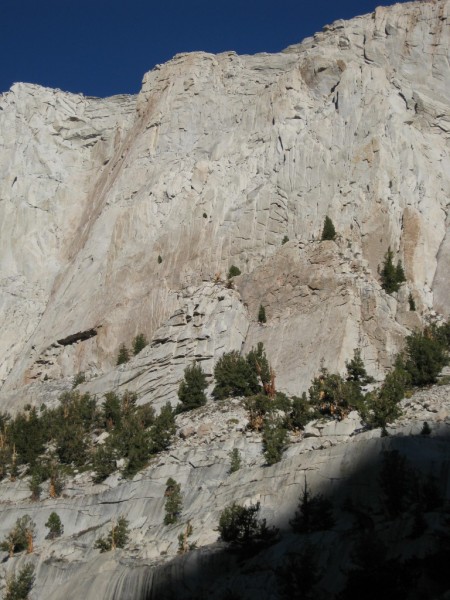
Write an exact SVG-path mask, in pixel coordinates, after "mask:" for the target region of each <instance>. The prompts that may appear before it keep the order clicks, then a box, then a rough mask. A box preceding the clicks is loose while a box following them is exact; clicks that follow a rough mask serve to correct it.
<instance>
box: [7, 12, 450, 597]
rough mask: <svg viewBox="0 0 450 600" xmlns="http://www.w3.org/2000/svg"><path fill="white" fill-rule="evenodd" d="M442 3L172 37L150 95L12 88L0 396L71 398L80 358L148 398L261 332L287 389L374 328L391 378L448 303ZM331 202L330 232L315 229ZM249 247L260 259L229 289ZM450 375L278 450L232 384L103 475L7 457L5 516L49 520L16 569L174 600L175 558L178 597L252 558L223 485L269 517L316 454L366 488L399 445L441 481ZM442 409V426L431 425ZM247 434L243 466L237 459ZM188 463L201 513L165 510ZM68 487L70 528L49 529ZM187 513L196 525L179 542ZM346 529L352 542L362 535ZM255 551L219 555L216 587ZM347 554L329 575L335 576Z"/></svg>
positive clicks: (278, 517)
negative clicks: (387, 278) (136, 343)
mask: <svg viewBox="0 0 450 600" xmlns="http://www.w3.org/2000/svg"><path fill="white" fill-rule="evenodd" d="M449 11H450V0H442V1H440V2H411V3H405V4H401V5H395V6H393V7H390V8H379V9H377V10H376V11H375V13H374V14H372V15H366V16H363V17H359V18H356V19H353V20H351V21H347V22H344V21H338V22H336V23H334V24H332V25H330V26H327V27H326V28H324V30H323V31H322V32H321V33H318V34H316V35H315V36H314V37H313V38H310V39H307V40H305V41H304V42H303V43H302V44H299V45H296V46H292V47H290V48H288V49H287V50H286V51H284V52H283V53H280V54H276V55H268V54H260V55H256V56H242V57H241V56H237V55H236V54H234V53H225V54H222V55H218V56H213V55H210V54H205V53H195V54H187V55H186V54H183V55H177V56H176V57H175V58H174V59H173V60H172V61H170V62H168V63H167V64H165V65H158V66H157V67H155V68H154V69H153V70H152V71H151V72H149V73H148V74H147V75H146V76H145V77H144V81H143V87H142V90H141V92H140V94H139V95H138V96H137V97H129V96H117V97H114V98H108V99H96V98H85V97H83V96H79V95H73V94H67V93H64V92H61V91H59V90H49V89H45V88H41V87H39V86H35V85H27V84H17V85H15V86H13V88H12V89H11V91H9V92H8V93H6V94H4V95H3V96H1V97H0V227H1V235H0V256H1V261H0V307H1V310H0V327H1V331H2V336H1V337H0V356H1V358H2V360H1V364H0V381H1V382H2V388H1V390H0V408H1V409H2V410H4V409H8V410H14V409H15V408H16V409H17V408H18V407H20V406H23V405H24V404H26V403H31V404H35V405H39V404H42V403H44V402H45V403H46V404H48V405H53V404H55V403H56V402H57V399H58V396H59V395H60V393H61V392H62V391H64V390H66V389H69V388H70V387H71V384H72V378H73V375H75V374H76V373H77V372H80V371H85V372H86V375H87V381H86V383H84V384H82V385H81V386H80V388H79V389H80V390H82V391H90V392H91V393H93V394H97V396H98V397H99V398H100V397H101V396H102V394H104V393H105V392H107V391H109V390H112V389H114V390H116V391H119V392H122V391H124V390H126V389H129V390H131V391H135V392H137V394H138V397H139V402H140V403H143V402H151V403H153V404H154V405H155V406H156V407H158V406H161V405H162V404H164V403H165V402H167V401H170V402H172V403H175V402H176V391H177V388H178V384H179V381H180V379H181V378H182V375H183V370H184V368H185V367H186V366H187V365H188V364H190V363H191V362H192V361H194V360H196V361H198V362H201V364H202V366H203V368H204V370H205V371H206V373H207V375H208V376H209V378H210V380H211V375H212V371H213V366H214V363H215V362H216V361H217V358H218V357H219V356H220V355H221V354H222V353H223V352H225V351H229V350H232V349H236V350H243V351H244V352H247V351H249V350H250V349H251V347H252V346H254V345H255V344H256V343H258V342H259V341H262V342H264V344H265V347H266V350H267V353H268V356H269V358H270V361H271V363H272V365H273V366H274V369H275V371H276V375H277V380H276V382H277V388H278V389H280V390H284V391H287V392H289V393H295V394H299V393H300V392H301V391H303V390H304V389H305V388H306V387H307V386H308V384H309V382H310V380H311V378H312V377H313V376H314V375H315V374H316V373H317V370H318V368H319V366H320V362H321V360H322V359H323V360H324V364H325V365H326V366H327V367H328V368H329V369H331V370H333V371H334V370H342V369H343V367H344V365H345V360H346V359H348V358H350V356H351V355H352V353H353V350H354V348H355V347H360V348H361V351H362V356H363V358H364V360H365V362H366V364H367V366H368V370H369V371H370V373H371V374H373V375H375V376H376V377H380V376H381V375H382V374H383V371H384V369H385V368H386V367H387V366H388V365H389V364H390V361H391V360H392V357H393V355H394V354H395V353H396V352H397V350H398V349H399V348H400V347H401V344H402V340H403V338H404V336H405V334H407V332H408V331H409V330H411V329H413V328H415V327H417V326H419V325H420V324H421V322H422V318H423V317H424V316H428V315H429V314H432V313H433V310H434V309H435V310H438V311H439V312H440V313H443V314H447V315H448V314H449V311H450V305H449V296H448V291H449V287H448V286H449V283H448V266H449V256H450V250H449V248H450V242H449V233H448V216H447V215H448V206H449V202H448V198H449V196H450V175H449V174H450V160H449V145H448V144H449V142H448V140H449V132H450V129H449V128H450V106H449V98H450V72H449V61H448V57H449V37H450V27H449V20H450V14H449ZM325 215H329V216H330V217H331V218H332V220H333V222H334V225H335V227H336V229H337V232H338V237H337V239H336V241H335V242H320V241H319V239H320V234H321V229H322V224H323V220H324V217H325ZM285 236H288V238H289V239H290V241H288V242H287V243H282V242H283V240H284V238H285ZM388 246H391V248H392V249H393V251H394V253H395V259H396V260H397V259H398V258H399V259H401V260H402V261H403V264H404V266H405V270H406V275H407V278H408V283H407V284H406V285H405V286H403V287H402V289H401V290H400V292H399V293H398V294H396V295H393V296H388V295H386V294H385V293H384V291H383V290H382V289H381V287H380V285H379V275H378V272H377V271H378V267H379V265H380V264H381V263H382V261H383V257H384V254H385V252H386V250H387V248H388ZM231 265H236V266H238V267H239V269H240V270H241V272H242V274H241V275H240V276H238V277H235V278H234V289H232V288H233V285H231V284H227V282H226V273H227V272H228V269H229V267H230V266H231ZM410 292H411V293H412V295H413V297H414V299H415V302H416V305H417V312H413V311H410V310H409V308H408V295H409V293H410ZM261 304H262V305H263V306H264V307H265V309H266V314H267V323H266V324H264V325H262V324H259V323H258V322H257V321H258V319H257V314H258V308H259V306H260V305H261ZM139 332H143V333H145V334H146V336H147V338H148V339H149V340H150V343H149V345H148V346H147V347H146V348H144V350H142V352H140V353H139V354H138V355H137V356H136V357H134V358H133V359H131V360H130V362H129V363H127V364H125V365H121V366H118V367H117V366H115V362H116V357H117V349H118V347H119V345H120V344H121V343H122V342H125V343H127V344H129V343H130V342H131V339H132V338H133V336H134V335H136V334H137V333H139ZM449 394H450V390H449V387H448V386H442V387H435V388H433V389H432V390H425V391H424V392H422V393H420V394H417V395H415V396H413V397H412V398H411V399H409V400H405V401H404V408H405V415H404V416H403V417H402V418H401V419H399V421H397V422H396V423H394V424H393V425H392V427H390V428H389V431H390V433H392V434H395V435H393V436H392V437H390V438H388V439H381V438H380V434H381V432H380V431H378V430H374V431H361V422H360V421H359V419H358V416H357V415H355V414H351V415H349V417H348V419H346V420H344V421H342V422H328V423H323V422H320V421H318V422H314V423H312V424H310V425H309V426H308V427H307V429H306V430H305V432H304V433H303V434H301V433H298V434H296V435H294V434H292V435H291V439H290V442H291V444H290V446H289V449H288V450H287V452H286V454H285V456H284V458H283V460H282V461H281V462H280V463H278V464H276V465H274V466H272V467H265V466H263V462H264V461H263V457H262V454H261V450H262V442H261V436H260V434H257V433H254V432H250V431H248V430H247V415H246V414H245V411H244V410H243V408H242V406H241V405H240V403H239V402H228V403H217V404H212V403H210V404H208V405H207V406H206V407H203V408H202V409H200V410H198V411H195V412H194V413H192V414H189V415H180V416H178V417H177V424H178V431H177V437H176V441H175V442H174V444H173V446H172V447H171V448H170V450H169V451H168V452H166V453H163V454H161V455H160V456H158V457H157V458H156V459H155V460H154V462H153V463H152V464H151V465H149V466H148V468H146V469H145V470H144V471H143V472H142V473H140V474H139V475H137V476H136V477H135V478H134V479H133V480H132V481H124V480H122V479H121V478H120V476H119V475H118V474H117V473H116V474H114V475H112V476H110V477H109V478H108V480H106V482H105V483H104V484H102V485H94V484H93V483H92V479H91V476H90V474H89V473H79V474H78V475H76V476H75V477H74V478H72V479H71V480H70V481H69V482H68V483H67V485H66V488H65V491H64V496H63V497H62V498H60V499H51V498H50V497H49V496H48V494H47V496H46V495H45V494H44V495H43V499H42V500H41V501H40V502H34V503H33V502H31V501H30V500H29V495H30V492H29V489H28V482H27V481H24V480H20V479H19V480H18V481H16V482H14V483H13V482H9V481H2V482H0V510H1V513H2V519H1V520H0V539H3V537H4V535H6V533H7V532H8V531H9V530H10V529H11V527H12V526H13V524H14V522H15V520H16V519H17V516H21V515H23V514H29V515H30V516H31V517H32V518H33V520H34V521H35V522H36V524H37V537H36V551H35V553H34V554H33V555H31V556H30V557H25V556H19V557H17V558H14V559H10V560H8V561H6V562H2V563H1V565H0V567H1V569H0V571H1V572H2V573H3V574H4V573H11V571H12V570H14V569H17V568H19V567H20V566H21V565H22V564H24V562H26V561H28V560H31V561H33V562H34V563H35V564H36V567H37V580H36V585H35V588H34V590H33V596H32V597H33V598H41V597H44V596H45V597H46V598H54V599H56V598H62V597H64V598H67V600H71V599H74V600H75V599H79V598H80V597H83V598H85V599H86V600H90V599H92V600H94V599H95V600H97V599H98V598H120V599H121V600H124V599H127V598H129V599H130V600H131V599H133V600H138V599H139V598H142V599H143V598H145V597H155V598H156V597H158V600H161V598H162V597H163V596H162V594H160V591H161V587H160V586H161V585H164V584H165V583H167V581H168V580H169V579H170V580H171V581H173V582H176V583H174V585H178V584H179V583H180V582H183V586H184V587H182V588H180V589H179V590H178V592H177V593H178V596H177V597H179V598H182V597H186V598H187V597H193V596H194V597H195V595H196V593H197V591H198V590H196V589H195V586H194V583H193V580H194V579H195V574H196V573H197V574H198V570H199V569H200V570H203V571H204V572H206V573H207V574H208V577H211V580H212V578H213V577H215V576H216V575H217V576H218V565H219V564H220V563H221V562H223V561H224V560H225V561H228V560H229V561H230V565H231V564H232V563H233V559H232V558H230V556H229V555H227V556H228V558H224V555H223V553H222V549H221V547H220V545H219V546H218V545H214V544H215V542H216V540H217V531H216V530H215V529H216V527H217V521H218V517H219V514H220V512H221V511H222V510H223V508H224V507H225V506H226V505H227V504H229V503H230V502H232V501H234V500H236V501H239V502H241V501H242V502H246V503H249V502H256V501H260V502H261V506H262V516H263V517H265V518H267V520H268V522H269V523H271V524H272V523H273V524H277V525H279V526H281V527H287V523H288V520H289V518H290V517H291V516H292V513H293V511H294V510H295V507H296V504H297V501H298V496H299V493H300V491H301V489H302V486H303V483H304V478H305V475H307V478H308V482H309V484H310V485H311V487H312V489H313V490H315V491H316V490H323V491H334V492H336V494H337V497H339V494H340V493H342V494H344V491H341V488H340V487H339V486H340V485H341V484H342V483H343V482H344V481H346V478H347V477H348V476H351V477H353V476H354V478H353V479H352V482H353V483H352V484H351V485H350V487H351V490H350V491H351V493H352V495H353V496H354V497H355V498H357V499H358V498H359V499H360V500H361V501H362V502H367V503H370V502H371V501H372V499H373V495H374V488H373V486H374V485H375V482H376V477H373V478H372V480H370V478H369V484H367V482H366V480H364V481H363V480H361V479H358V476H359V475H358V474H359V473H362V472H364V468H365V466H366V464H367V462H370V459H371V458H373V457H376V456H379V453H380V451H381V450H383V449H384V448H386V447H398V448H400V449H402V451H403V452H405V453H406V455H407V456H408V457H409V458H411V460H413V461H414V462H415V464H417V465H419V466H420V468H422V469H423V471H424V472H427V471H429V472H430V473H432V474H435V475H436V477H437V478H438V481H439V485H440V488H441V491H442V492H443V494H444V495H445V498H446V499H447V501H448V500H449V492H448V481H447V479H448V477H447V473H448V469H449V463H450V455H449V446H448V442H447V443H446V436H448V434H449V430H450V402H449ZM425 421H427V422H428V423H429V424H430V426H431V429H432V433H431V435H430V436H420V435H416V434H419V433H420V431H421V429H422V426H423V422H425ZM101 441H102V440H99V443H101ZM235 447H236V448H239V449H240V451H241V454H242V458H243V467H242V469H241V470H240V471H238V472H237V473H234V474H231V475H230V474H229V473H228V469H229V461H230V459H229V456H228V453H229V452H230V450H232V449H233V448H235ZM170 476H173V477H174V478H176V479H177V481H179V482H180V483H181V485H182V490H183V495H184V508H183V517H182V521H183V522H182V524H181V525H177V526H174V527H165V526H164V525H163V524H162V523H163V518H164V489H165V482H166V480H167V478H168V477H170ZM349 489H350V488H348V487H347V488H346V492H345V493H348V491H349ZM342 490H344V488H343V487H342ZM341 499H342V500H344V498H341ZM54 510H56V511H57V512H58V514H59V515H60V516H61V519H62V521H63V523H64V527H65V529H64V535H63V537H62V538H60V539H58V540H55V541H49V540H45V535H46V533H47V530H46V528H45V522H46V520H47V518H48V516H49V514H50V513H51V512H52V511H54ZM120 515H124V516H126V518H127V519H129V521H130V528H131V543H130V545H129V546H128V548H127V549H126V550H125V551H117V552H115V553H109V554H105V555H99V552H98V550H94V549H93V545H94V540H95V539H96V538H97V537H98V536H99V535H101V534H105V533H106V532H107V530H108V527H109V524H110V522H111V520H114V519H117V518H118V516H120ZM188 520H191V523H192V525H193V527H194V534H193V538H192V540H193V541H194V542H196V543H197V544H198V546H199V547H200V549H199V550H198V551H196V552H194V553H191V554H189V555H187V556H186V557H180V558H178V559H177V560H175V561H171V562H167V561H168V559H172V558H174V557H175V555H176V552H177V547H178V540H177V536H178V535H179V533H180V532H181V531H182V529H183V527H184V526H185V523H186V522H187V521H188ZM376 526H377V527H378V530H379V533H380V534H381V535H384V536H385V538H386V539H387V540H389V528H388V527H387V526H386V525H385V524H383V523H382V522H381V521H380V522H379V523H377V524H376ZM331 535H334V533H333V534H331ZM342 539H343V538H342V537H339V535H338V534H336V540H335V542H336V543H335V544H334V548H335V550H334V552H336V554H339V553H341V554H342V557H343V559H345V557H347V558H348V552H349V549H348V546H346V545H345V543H344V542H343V541H342ZM290 543H291V542H290V541H289V538H288V537H287V538H283V540H282V541H281V542H280V544H281V545H282V547H281V546H277V547H276V548H278V550H273V551H272V550H270V549H269V550H268V551H267V553H266V554H264V555H263V556H262V557H261V556H260V557H259V560H260V561H263V562H259V563H258V565H256V564H254V565H253V567H255V568H256V567H258V568H259V567H260V566H261V565H262V567H263V568H262V569H261V575H260V576H259V578H258V577H255V579H254V580H252V582H251V586H253V587H249V588H248V592H249V597H258V598H260V597H262V594H263V593H265V592H267V590H269V591H270V592H272V591H273V590H274V589H275V588H274V586H275V584H274V573H273V566H274V565H277V564H278V563H277V560H278V561H280V560H281V559H280V557H282V556H283V552H284V553H286V552H289V548H290V546H289V544H290ZM271 552H272V554H271ZM4 558H6V556H4ZM321 560H322V561H323V566H324V567H326V566H327V564H338V562H339V561H338V562H336V560H335V559H334V558H333V557H328V556H323V557H322V559H321ZM227 564H228V563H227ZM235 566H236V565H234V567H235ZM266 567H267V569H266ZM265 569H266V570H265ZM236 573H238V571H236ZM241 575H242V574H241ZM191 576H192V577H191ZM239 576H240V575H239V573H238V574H236V575H235V578H234V579H233V578H232V579H229V580H227V579H225V580H223V579H220V581H219V580H218V583H217V585H216V586H215V588H214V593H215V594H216V597H218V598H220V597H221V595H222V596H223V594H224V593H225V592H226V590H227V588H228V587H229V588H230V589H232V590H233V589H236V586H239V585H242V579H241V580H240V581H241V583H240V584H239V579H238V578H239ZM190 577H191V579H189V578H190ZM336 577H337V578H339V577H341V574H339V573H336V572H330V573H328V574H327V576H326V577H325V578H324V583H323V586H324V590H325V591H326V590H327V589H330V586H331V585H332V583H333V581H335V580H336ZM333 578H334V579H333ZM197 580H198V578H197ZM191 583H192V586H191ZM158 586H159V587H158ZM193 586H194V587H193ZM327 586H328V587H327ZM152 594H153V596H152ZM158 594H159V595H158Z"/></svg>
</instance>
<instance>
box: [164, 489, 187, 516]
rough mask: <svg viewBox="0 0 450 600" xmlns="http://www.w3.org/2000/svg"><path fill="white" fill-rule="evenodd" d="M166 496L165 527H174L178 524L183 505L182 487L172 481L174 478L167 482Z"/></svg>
mask: <svg viewBox="0 0 450 600" xmlns="http://www.w3.org/2000/svg"><path fill="white" fill-rule="evenodd" d="M164 496H165V498H166V504H165V511H166V515H165V517H164V525H172V524H173V523H177V522H178V520H179V518H180V514H181V509H182V504H183V500H182V496H181V485H180V484H179V483H177V482H176V481H175V480H174V479H172V477H169V479H168V480H167V481H166V491H165V493H164Z"/></svg>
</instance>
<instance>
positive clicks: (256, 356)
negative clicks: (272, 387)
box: [246, 342, 270, 391]
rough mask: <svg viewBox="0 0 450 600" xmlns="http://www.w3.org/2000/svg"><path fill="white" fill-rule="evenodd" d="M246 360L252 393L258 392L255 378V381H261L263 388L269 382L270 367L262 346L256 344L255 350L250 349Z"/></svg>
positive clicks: (260, 343) (259, 343) (261, 344)
mask: <svg viewBox="0 0 450 600" xmlns="http://www.w3.org/2000/svg"><path fill="white" fill-rule="evenodd" d="M246 360H247V363H248V365H249V366H250V369H251V372H252V375H253V379H252V389H253V390H254V391H259V387H258V382H256V384H255V381H254V380H255V376H256V379H259V380H260V381H261V383H262V385H263V386H264V385H265V384H267V383H269V382H270V365H269V361H268V359H267V356H266V351H265V349H264V344H263V343H262V342H258V344H257V346H256V348H252V349H251V350H250V352H249V353H248V354H247V356H246Z"/></svg>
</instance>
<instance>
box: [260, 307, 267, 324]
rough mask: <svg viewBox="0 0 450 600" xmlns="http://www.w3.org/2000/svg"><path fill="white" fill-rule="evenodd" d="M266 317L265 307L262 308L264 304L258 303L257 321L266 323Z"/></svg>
mask: <svg viewBox="0 0 450 600" xmlns="http://www.w3.org/2000/svg"><path fill="white" fill-rule="evenodd" d="M266 322H267V319H266V309H265V308H264V306H263V305H262V304H260V305H259V310H258V323H266Z"/></svg>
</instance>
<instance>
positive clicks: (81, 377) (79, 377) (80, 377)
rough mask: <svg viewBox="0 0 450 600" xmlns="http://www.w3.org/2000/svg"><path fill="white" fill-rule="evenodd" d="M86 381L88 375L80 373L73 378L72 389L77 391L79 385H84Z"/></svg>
mask: <svg viewBox="0 0 450 600" xmlns="http://www.w3.org/2000/svg"><path fill="white" fill-rule="evenodd" d="M85 381H86V375H85V374H84V373H83V371H80V372H79V373H77V374H76V375H75V377H74V378H73V383H72V389H75V388H76V387H77V386H78V385H80V384H82V383H84V382H85Z"/></svg>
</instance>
